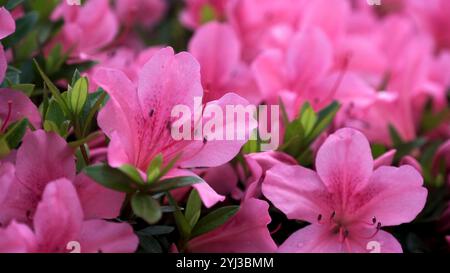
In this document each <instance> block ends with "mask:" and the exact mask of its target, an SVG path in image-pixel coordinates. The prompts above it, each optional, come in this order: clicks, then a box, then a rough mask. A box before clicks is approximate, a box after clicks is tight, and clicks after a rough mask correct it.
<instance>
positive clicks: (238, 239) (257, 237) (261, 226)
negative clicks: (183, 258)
mask: <svg viewBox="0 0 450 273" xmlns="http://www.w3.org/2000/svg"><path fill="white" fill-rule="evenodd" d="M268 209H269V204H267V202H265V201H262V200H258V199H254V198H250V199H248V200H246V201H244V203H242V204H241V207H240V209H239V211H238V212H237V213H236V214H235V215H234V216H232V217H231V218H230V219H229V220H228V221H227V222H226V223H225V224H223V225H222V226H220V227H218V228H216V229H214V230H213V231H210V232H208V233H205V234H202V235H200V236H198V237H195V238H193V239H192V240H190V241H189V243H188V246H187V251H188V252H201V253H206V252H209V253H210V252H222V253H270V252H275V250H276V244H275V242H274V241H273V239H272V238H271V236H270V233H269V230H268V229H267V225H268V224H269V223H270V221H271V219H270V215H269V213H268Z"/></svg>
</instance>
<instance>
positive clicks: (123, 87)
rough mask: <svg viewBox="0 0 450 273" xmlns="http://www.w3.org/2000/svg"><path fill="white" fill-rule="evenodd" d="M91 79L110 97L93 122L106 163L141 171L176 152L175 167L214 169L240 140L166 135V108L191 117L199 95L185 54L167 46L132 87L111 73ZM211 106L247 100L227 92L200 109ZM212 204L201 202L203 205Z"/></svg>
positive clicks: (193, 64) (196, 74) (195, 71)
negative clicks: (103, 141)
mask: <svg viewBox="0 0 450 273" xmlns="http://www.w3.org/2000/svg"><path fill="white" fill-rule="evenodd" d="M95 79H96V82H97V84H98V85H99V86H101V87H102V88H104V89H105V90H106V91H107V92H108V94H109V95H110V97H111V99H110V101H109V102H108V103H107V104H106V106H105V107H104V108H103V109H102V110H101V112H100V113H99V117H98V123H99V126H100V128H102V130H103V131H104V132H105V134H106V135H107V136H108V137H109V138H110V139H111V142H110V144H109V147H108V162H109V164H110V165H111V166H113V167H118V166H121V165H123V164H127V163H128V164H131V165H134V166H136V167H137V168H139V169H141V170H142V171H145V170H146V169H147V167H148V164H149V163H150V161H151V160H152V159H153V158H154V157H155V156H157V155H158V154H160V153H161V154H162V156H163V159H164V162H166V163H167V162H169V161H170V160H171V159H173V158H174V157H175V156H177V155H179V154H181V156H180V158H179V159H178V161H177V164H176V167H180V168H192V167H216V166H220V165H222V164H224V163H226V162H228V161H230V160H231V159H232V158H233V157H234V156H235V155H236V154H237V153H238V152H239V150H240V148H241V147H242V145H244V144H245V142H246V140H208V139H207V137H208V136H205V138H204V139H203V140H184V139H182V140H175V139H174V138H173V137H172V135H171V126H172V123H173V122H174V119H173V118H172V117H171V111H172V108H173V107H174V106H176V105H184V106H186V107H188V108H189V109H190V110H191V114H194V111H193V108H194V98H195V97H201V96H202V95H203V90H202V86H201V81H200V66H199V64H198V62H197V61H196V60H195V59H194V58H193V57H192V55H190V54H189V53H186V52H182V53H179V54H176V55H175V54H174V52H173V49H172V48H170V47H167V48H164V49H162V50H160V51H159V52H158V53H156V54H155V55H154V56H153V57H152V58H151V59H150V61H149V62H147V63H146V64H145V65H144V66H143V68H142V70H141V71H140V73H139V80H138V82H137V83H133V82H131V81H130V79H128V78H127V77H126V76H125V75H124V73H123V72H121V71H118V70H113V69H101V70H99V71H98V72H97V74H96V75H95ZM213 105H216V106H218V107H220V108H222V109H224V107H225V106H226V105H243V106H246V105H248V102H247V101H246V100H245V99H243V98H241V97H239V96H238V95H236V94H233V93H228V94H226V95H224V96H223V97H222V98H220V99H219V100H216V101H212V102H209V103H207V104H206V106H205V109H208V107H212V106H213ZM204 111H205V112H206V110H204ZM184 118H187V117H184ZM200 118H202V117H200ZM203 118H205V117H203ZM190 120H191V121H192V120H193V121H194V122H193V123H194V125H193V126H192V128H196V124H198V121H197V120H196V118H194V117H191V119H190ZM191 121H189V122H191ZM227 122H229V121H227ZM255 122H256V121H255V120H253V118H252V117H251V118H250V120H249V123H248V125H249V126H250V128H255V127H256V123H255ZM241 125H242V124H241ZM238 128H239V127H238ZM201 129H202V128H201ZM193 132H194V131H192V133H193ZM175 171H176V170H173V172H175ZM179 171H182V170H179ZM183 172H187V170H185V171H183ZM192 175H194V174H193V173H192ZM195 186H196V187H202V189H201V190H199V192H200V196H202V197H205V196H206V195H217V194H216V193H215V192H214V191H213V190H212V188H210V187H209V186H207V184H206V183H200V184H196V185H195ZM197 189H198V188H197ZM203 190H207V191H208V192H203ZM204 201H205V200H204ZM217 201H218V200H216V202H217ZM213 204H214V202H211V203H209V202H207V203H205V205H207V206H212V205H213Z"/></svg>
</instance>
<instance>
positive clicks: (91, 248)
mask: <svg viewBox="0 0 450 273" xmlns="http://www.w3.org/2000/svg"><path fill="white" fill-rule="evenodd" d="M78 241H79V243H80V247H81V249H80V250H81V252H82V253H96V252H105V253H127V252H134V251H135V250H136V248H137V246H138V244H139V240H138V238H137V236H136V235H135V234H134V232H133V229H132V228H131V226H130V225H129V224H127V223H112V222H107V221H104V220H89V221H85V222H83V225H82V229H81V234H80V236H79V238H78Z"/></svg>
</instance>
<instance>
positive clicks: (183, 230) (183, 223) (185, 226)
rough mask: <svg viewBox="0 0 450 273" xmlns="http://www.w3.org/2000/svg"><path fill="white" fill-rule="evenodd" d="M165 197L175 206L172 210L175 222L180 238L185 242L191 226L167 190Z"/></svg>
mask: <svg viewBox="0 0 450 273" xmlns="http://www.w3.org/2000/svg"><path fill="white" fill-rule="evenodd" d="M167 199H168V200H169V204H170V205H171V206H173V207H174V208H175V211H174V212H173V216H174V218H175V224H176V225H177V228H178V231H179V232H180V237H181V240H182V241H184V242H183V243H185V242H186V241H187V240H188V239H189V237H190V234H191V229H192V228H191V226H190V225H189V222H188V221H187V219H186V217H184V215H183V213H182V212H181V210H180V207H178V204H177V202H176V201H175V199H174V198H173V197H172V195H171V194H170V193H169V192H167Z"/></svg>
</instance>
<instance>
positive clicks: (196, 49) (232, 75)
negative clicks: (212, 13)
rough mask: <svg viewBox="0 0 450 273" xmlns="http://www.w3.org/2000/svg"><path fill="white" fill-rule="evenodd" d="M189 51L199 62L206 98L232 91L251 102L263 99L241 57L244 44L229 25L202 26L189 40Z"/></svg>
mask: <svg viewBox="0 0 450 273" xmlns="http://www.w3.org/2000/svg"><path fill="white" fill-rule="evenodd" d="M189 52H190V53H191V54H192V55H193V56H194V57H195V58H196V59H197V60H198V62H199V63H200V67H201V75H202V85H203V89H204V90H205V94H204V101H211V100H216V99H219V98H220V97H222V96H223V95H224V94H226V93H227V92H230V91H233V92H236V93H237V94H239V95H241V96H243V97H244V98H246V99H248V100H249V101H251V102H254V103H259V102H260V100H261V97H260V95H259V93H258V92H257V88H256V84H255V82H254V80H253V77H252V74H251V72H250V69H249V68H248V66H247V65H246V64H244V63H243V62H242V61H241V44H240V42H239V40H238V37H237V36H236V34H235V33H234V31H233V29H232V28H231V26H230V25H228V24H225V23H218V22H211V23H208V24H205V25H203V26H201V27H200V28H198V29H197V30H196V32H195V34H194V36H193V37H192V39H191V40H190V42H189ZM217 52H221V53H220V54H217Z"/></svg>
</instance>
